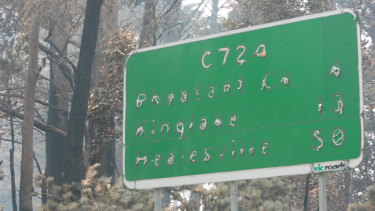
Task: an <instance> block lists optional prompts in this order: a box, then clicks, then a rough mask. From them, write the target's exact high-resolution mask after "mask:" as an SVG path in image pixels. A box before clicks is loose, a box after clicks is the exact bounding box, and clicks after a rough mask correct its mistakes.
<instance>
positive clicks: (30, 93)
mask: <svg viewBox="0 0 375 211" xmlns="http://www.w3.org/2000/svg"><path fill="white" fill-rule="evenodd" d="M39 27H40V22H39V17H38V16H37V15H35V16H34V17H32V21H31V30H30V31H31V33H30V36H29V56H30V57H29V69H28V73H27V81H26V89H25V102H24V114H25V115H24V121H23V125H22V158H21V184H20V210H22V211H27V210H33V203H32V193H33V191H34V190H33V157H34V156H33V155H34V152H33V132H34V107H35V89H36V82H37V77H38V44H39Z"/></svg>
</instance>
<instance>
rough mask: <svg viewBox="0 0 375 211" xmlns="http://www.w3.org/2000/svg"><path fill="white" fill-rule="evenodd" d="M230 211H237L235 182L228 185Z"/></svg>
mask: <svg viewBox="0 0 375 211" xmlns="http://www.w3.org/2000/svg"><path fill="white" fill-rule="evenodd" d="M230 210H231V211H238V183H237V181H234V182H231V183H230Z"/></svg>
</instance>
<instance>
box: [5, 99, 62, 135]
mask: <svg viewBox="0 0 375 211" xmlns="http://www.w3.org/2000/svg"><path fill="white" fill-rule="evenodd" d="M0 111H2V112H4V113H7V114H8V115H12V116H13V117H16V118H18V119H22V120H23V118H24V115H23V114H21V113H19V112H17V111H15V110H12V109H11V108H9V107H8V106H5V105H3V104H1V103H0ZM34 126H35V127H36V128H38V129H40V130H42V131H44V132H50V133H54V134H56V135H59V136H62V137H64V138H65V137H66V133H65V132H64V131H62V130H60V129H58V128H56V127H54V126H51V125H46V124H42V123H40V122H39V121H35V120H34Z"/></svg>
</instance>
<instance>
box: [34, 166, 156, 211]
mask: <svg viewBox="0 0 375 211" xmlns="http://www.w3.org/2000/svg"><path fill="white" fill-rule="evenodd" d="M98 167H99V164H95V165H93V166H91V167H90V168H89V169H88V171H87V174H86V178H85V180H83V181H82V184H80V185H78V184H70V185H64V186H63V187H59V186H56V185H54V183H53V178H45V177H44V176H38V177H37V178H36V182H35V184H36V186H38V187H41V186H42V184H43V181H44V182H45V183H46V184H47V188H48V190H49V191H48V201H47V204H46V205H44V206H41V207H40V210H43V211H49V210H58V211H68V210H69V211H70V210H127V211H141V210H142V211H143V210H152V209H153V204H154V203H153V200H152V194H151V193H150V191H146V190H143V191H133V190H130V189H127V188H125V187H124V185H123V183H122V182H121V180H119V181H118V182H117V183H115V184H114V185H111V178H106V177H100V178H96V175H97V171H96V169H97V168H98ZM76 189H79V190H80V191H81V198H80V199H79V200H77V199H75V198H74V197H75V195H74V194H73V192H72V191H73V190H76Z"/></svg>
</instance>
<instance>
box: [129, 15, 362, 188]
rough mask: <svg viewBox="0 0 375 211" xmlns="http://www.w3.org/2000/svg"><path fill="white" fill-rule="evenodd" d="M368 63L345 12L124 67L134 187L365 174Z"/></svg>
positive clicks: (182, 47)
mask: <svg viewBox="0 0 375 211" xmlns="http://www.w3.org/2000/svg"><path fill="white" fill-rule="evenodd" d="M360 56H361V55H360V41H359V27H358V23H357V22H356V18H355V15H354V14H353V13H351V12H350V11H346V10H345V11H335V12H330V13H324V14H319V15H313V16H306V17H302V18H297V19H291V20H287V21H281V22H276V23H271V24H266V25H261V26H256V27H252V28H247V29H242V30H237V31H231V32H226V33H221V34H216V35H213V36H208V37H202V38H198V39H193V40H189V41H182V42H178V43H173V44H168V45H161V46H156V47H152V48H146V49H140V50H137V51H134V52H133V53H132V54H131V55H130V56H129V57H128V59H127V61H126V66H125V69H126V74H125V87H126V89H125V91H124V93H125V96H124V100H125V102H124V111H125V112H124V113H125V114H124V123H125V129H124V134H125V135H124V142H125V144H124V145H125V154H124V165H125V168H124V169H125V172H124V174H125V183H126V185H128V186H129V187H131V188H151V187H163V186H174V185H183V184H194V183H204V182H217V181H229V180H239V179H251V178H259V177H272V176H279V175H292V174H305V173H309V172H320V171H330V170H340V169H344V168H348V167H354V166H356V165H358V164H359V163H360V161H361V157H362V154H361V149H362V147H363V146H362V145H363V131H362V130H363V127H362V117H361V113H362V97H361V96H362V94H361V93H362V88H361V63H360V61H361V58H360Z"/></svg>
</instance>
